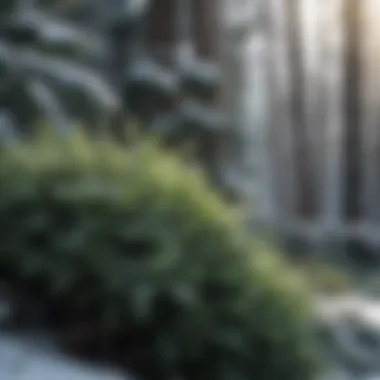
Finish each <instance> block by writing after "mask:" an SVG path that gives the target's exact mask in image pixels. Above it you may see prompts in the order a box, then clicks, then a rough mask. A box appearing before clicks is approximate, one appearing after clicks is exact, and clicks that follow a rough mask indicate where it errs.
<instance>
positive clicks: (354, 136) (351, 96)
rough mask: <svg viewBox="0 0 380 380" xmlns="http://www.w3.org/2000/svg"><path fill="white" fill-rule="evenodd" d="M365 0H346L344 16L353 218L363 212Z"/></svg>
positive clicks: (348, 187) (348, 202)
mask: <svg viewBox="0 0 380 380" xmlns="http://www.w3.org/2000/svg"><path fill="white" fill-rule="evenodd" d="M361 11H362V1H358V0H346V1H345V4H344V9H343V12H344V13H343V19H344V23H345V30H346V33H347V34H346V51H345V57H344V59H345V65H346V67H345V84H346V88H345V93H344V97H345V98H344V112H345V125H346V135H345V140H344V156H345V164H346V168H345V191H346V198H345V214H346V215H345V216H346V218H347V219H348V220H354V219H357V218H358V217H359V214H360V193H361V183H360V182H361V175H360V166H361V149H360V147H361V142H360V140H361V134H360V102H361V97H360V93H361V91H360V37H361V36H360V34H361V33H360V32H361V31H360V26H361V25H360V19H361Z"/></svg>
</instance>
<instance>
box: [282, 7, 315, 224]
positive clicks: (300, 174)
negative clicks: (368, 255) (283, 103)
mask: <svg viewBox="0 0 380 380" xmlns="http://www.w3.org/2000/svg"><path fill="white" fill-rule="evenodd" d="M286 11H287V37H288V44H289V47H288V48H289V59H290V62H289V67H290V78H291V79H290V80H291V83H290V86H291V89H290V99H289V107H290V112H291V114H292V121H293V123H294V125H293V131H294V145H295V146H294V160H295V165H296V180H297V187H298V189H299V198H298V200H297V205H296V207H297V212H298V213H299V214H300V216H302V217H313V216H314V215H315V203H316V202H315V194H314V191H315V184H314V180H315V176H314V170H313V167H312V163H311V160H310V158H311V157H310V146H309V145H310V144H309V141H308V138H307V126H306V121H307V118H306V104H305V91H304V89H305V86H304V68H303V65H302V50H301V49H302V43H301V38H302V37H301V30H300V25H301V23H300V3H299V1H298V0H287V1H286Z"/></svg>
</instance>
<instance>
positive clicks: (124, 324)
mask: <svg viewBox="0 0 380 380" xmlns="http://www.w3.org/2000/svg"><path fill="white" fill-rule="evenodd" d="M0 154H1V157H0V228H1V232H2V240H1V244H0V269H1V273H2V275H3V276H6V277H7V278H8V279H10V280H11V281H12V282H13V283H14V284H18V286H21V287H23V288H28V289H35V290H36V292H37V291H38V295H39V296H40V297H43V299H45V300H46V301H49V302H50V303H49V305H50V306H51V305H54V300H55V301H56V302H58V303H59V304H60V307H61V309H60V310H65V313H66V314H67V317H66V316H65V315H61V319H63V322H62V321H61V323H63V324H65V323H68V322H67V320H68V319H70V318H69V316H68V315H69V314H70V313H71V314H70V315H74V311H75V312H77V313H78V310H81V312H82V313H85V312H86V313H87V314H86V315H87V318H91V320H92V321H95V322H96V323H97V325H98V326H101V329H102V331H103V332H104V331H106V332H107V334H108V335H109V336H112V337H114V338H116V337H117V339H114V341H115V342H116V341H117V342H118V343H117V344H118V347H119V350H121V351H122V352H128V354H126V355H124V358H125V356H127V359H128V365H129V366H130V367H132V368H135V369H136V370H138V371H140V373H142V374H143V377H145V378H147V379H161V378H164V379H169V378H170V377H171V376H173V375H176V374H179V375H182V376H183V378H184V379H194V380H195V379H196V380H201V379H204V380H206V379H207V380H223V379H226V380H235V379H241V380H243V379H247V380H248V379H260V380H274V379H280V378H283V379H287V380H308V379H312V378H313V374H314V370H315V368H316V364H317V363H316V362H317V361H316V357H317V356H316V354H317V351H318V350H317V340H316V336H315V329H314V326H315V325H314V318H313V316H312V313H311V311H310V308H309V303H308V299H307V294H305V293H304V291H303V286H302V283H300V282H299V281H298V279H297V278H296V277H295V276H294V275H293V274H292V272H291V271H290V269H289V268H288V267H287V265H286V263H284V262H282V261H281V260H280V259H279V258H278V257H277V256H276V255H275V254H274V253H273V252H271V250H270V248H269V247H268V246H266V245H265V244H264V243H262V242H258V241H252V239H251V238H250V237H249V236H248V235H246V233H245V230H244V229H243V228H242V224H241V221H240V216H239V215H238V213H237V212H235V211H234V210H231V209H229V208H227V207H226V206H225V205H224V204H223V202H222V200H221V199H219V197H218V196H217V195H216V194H214V193H213V192H211V191H210V190H209V189H208V188H207V185H206V182H205V181H204V179H203V178H202V176H201V175H200V173H198V172H197V171H196V170H192V169H189V168H186V167H185V165H184V164H183V163H181V162H180V161H179V160H178V159H176V158H175V157H174V156H171V155H169V154H167V153H163V152H162V151H161V150H160V148H159V147H158V145H157V144H156V142H155V141H143V142H141V143H139V144H135V145H134V147H133V148H131V149H129V150H127V151H126V150H123V149H122V148H120V147H118V146H116V145H113V144H112V143H110V142H106V141H103V142H99V141H90V140H89V139H87V138H86V136H84V135H82V134H80V133H78V134H76V135H75V136H74V135H72V136H69V137H68V138H67V139H65V140H59V139H57V138H56V137H55V136H52V135H49V134H48V133H41V134H40V137H39V138H38V139H37V140H35V141H33V142H28V143H20V145H17V146H13V147H12V149H7V150H4V151H2V152H1V153H0ZM57 300H58V301H57ZM51 307H53V306H51ZM75 315H77V314H75ZM82 315H83V314H82ZM89 316H90V317H89ZM65 318H66V319H67V320H66V319H65ZM120 347H121V348H120ZM137 351H138V352H143V355H142V356H141V355H140V359H141V358H142V359H141V365H139V363H140V362H139V359H138V355H136V352H137Z"/></svg>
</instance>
